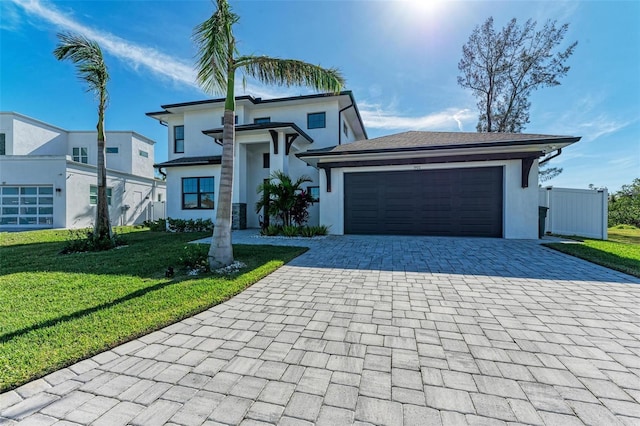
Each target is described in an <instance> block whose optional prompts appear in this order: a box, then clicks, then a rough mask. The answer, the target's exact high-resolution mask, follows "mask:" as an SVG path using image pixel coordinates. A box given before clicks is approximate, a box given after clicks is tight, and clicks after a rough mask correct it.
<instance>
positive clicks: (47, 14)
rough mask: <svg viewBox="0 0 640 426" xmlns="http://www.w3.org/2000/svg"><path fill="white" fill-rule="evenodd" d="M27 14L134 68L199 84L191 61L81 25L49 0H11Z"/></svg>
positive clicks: (177, 80) (185, 82) (194, 84)
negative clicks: (89, 41) (47, 0)
mask: <svg viewBox="0 0 640 426" xmlns="http://www.w3.org/2000/svg"><path fill="white" fill-rule="evenodd" d="M13 1H14V3H15V4H17V5H18V6H20V7H22V8H23V9H24V10H25V11H26V12H27V13H28V14H29V15H32V16H35V17H38V18H40V19H43V20H45V21H47V22H48V23H50V24H53V25H54V26H55V27H56V28H58V29H60V30H64V31H70V32H74V33H78V34H82V35H84V36H85V37H87V38H90V39H92V40H95V41H96V42H97V43H98V44H100V46H101V47H102V48H103V49H104V50H105V51H106V52H107V53H109V54H111V55H113V56H115V57H116V58H118V59H120V60H121V61H123V62H125V63H127V64H128V65H130V66H131V67H132V68H134V69H138V67H144V68H146V69H147V70H149V71H151V72H152V73H153V74H155V75H156V76H159V77H163V78H169V79H171V80H173V81H174V82H177V83H181V84H185V85H188V86H192V87H198V86H197V84H196V82H195V75H196V74H195V71H194V69H193V66H191V65H190V64H188V63H186V62H183V61H179V60H176V59H175V58H174V57H172V56H169V55H166V54H164V53H162V52H159V51H158V50H156V49H153V48H151V47H146V46H140V45H137V44H134V43H131V42H129V41H127V40H125V39H122V38H120V37H118V36H116V35H113V34H110V33H108V32H105V31H102V30H100V29H94V28H91V27H88V26H86V25H83V24H81V23H79V22H77V21H75V20H73V19H72V18H70V17H69V16H67V15H65V14H64V13H62V12H61V11H59V10H58V9H56V7H55V6H53V5H52V4H50V3H45V2H41V1H40V0H24V1H18V0H13Z"/></svg>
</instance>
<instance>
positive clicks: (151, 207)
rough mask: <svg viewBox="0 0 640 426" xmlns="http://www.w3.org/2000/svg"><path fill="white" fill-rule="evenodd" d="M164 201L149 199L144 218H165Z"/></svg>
mask: <svg viewBox="0 0 640 426" xmlns="http://www.w3.org/2000/svg"><path fill="white" fill-rule="evenodd" d="M165 208H166V206H165V202H164V201H151V202H150V203H149V204H148V205H147V211H146V219H145V220H152V221H156V220H158V219H166V218H167V215H166V214H165Z"/></svg>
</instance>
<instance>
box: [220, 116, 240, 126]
mask: <svg viewBox="0 0 640 426" xmlns="http://www.w3.org/2000/svg"><path fill="white" fill-rule="evenodd" d="M233 122H234V123H235V124H238V116H237V115H236V116H234V120H233ZM220 125H221V126H224V117H220Z"/></svg>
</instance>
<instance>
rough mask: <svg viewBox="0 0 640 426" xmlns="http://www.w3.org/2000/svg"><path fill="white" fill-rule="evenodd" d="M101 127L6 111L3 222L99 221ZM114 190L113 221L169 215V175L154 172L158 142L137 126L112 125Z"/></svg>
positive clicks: (110, 191)
mask: <svg viewBox="0 0 640 426" xmlns="http://www.w3.org/2000/svg"><path fill="white" fill-rule="evenodd" d="M96 139H97V133H96V132H95V131H68V130H65V129H61V128H59V127H56V126H53V125H51V124H48V123H44V122H42V121H39V120H36V119H34V118H30V117H27V116H25V115H22V114H18V113H15V112H0V230H1V229H7V228H84V227H90V226H92V224H93V222H94V221H95V210H96V205H97V198H98V192H97V168H96V162H97V152H96V151H97V144H96ZM106 142H107V148H106V164H107V197H108V203H109V206H110V207H109V215H110V219H111V223H112V224H113V225H132V224H138V223H141V222H142V221H144V220H146V219H151V218H153V217H163V216H164V212H163V210H164V206H163V205H162V204H161V203H160V204H159V203H158V202H164V199H165V188H166V184H165V182H163V181H161V180H159V179H156V178H154V169H153V161H154V144H155V142H154V141H153V140H151V139H149V138H147V137H144V136H142V135H140V134H138V133H135V132H132V131H109V132H106Z"/></svg>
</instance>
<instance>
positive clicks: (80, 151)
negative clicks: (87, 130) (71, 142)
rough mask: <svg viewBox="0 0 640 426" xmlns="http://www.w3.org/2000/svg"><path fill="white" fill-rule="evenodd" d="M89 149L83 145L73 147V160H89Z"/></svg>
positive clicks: (85, 162)
mask: <svg viewBox="0 0 640 426" xmlns="http://www.w3.org/2000/svg"><path fill="white" fill-rule="evenodd" d="M88 151H89V150H88V149H87V148H85V147H74V148H73V161H76V162H78V163H84V164H87V163H88V162H89V152H88Z"/></svg>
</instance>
